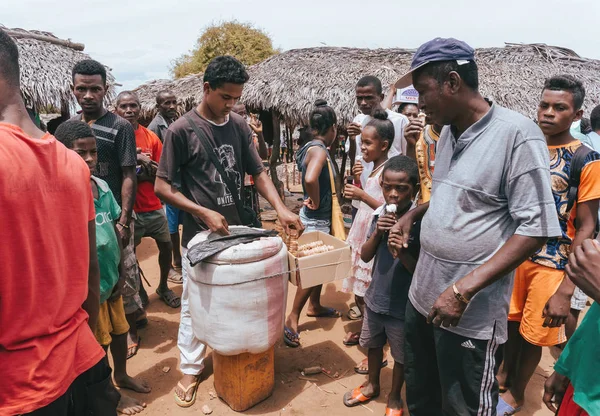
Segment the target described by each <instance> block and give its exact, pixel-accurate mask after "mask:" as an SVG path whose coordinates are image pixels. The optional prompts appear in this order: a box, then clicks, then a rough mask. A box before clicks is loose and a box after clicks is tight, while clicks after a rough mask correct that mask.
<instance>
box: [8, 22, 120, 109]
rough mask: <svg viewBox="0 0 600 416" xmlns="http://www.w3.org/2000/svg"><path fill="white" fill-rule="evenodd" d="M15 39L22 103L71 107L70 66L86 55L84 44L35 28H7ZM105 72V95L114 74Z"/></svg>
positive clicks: (112, 82) (36, 107) (34, 106)
mask: <svg viewBox="0 0 600 416" xmlns="http://www.w3.org/2000/svg"><path fill="white" fill-rule="evenodd" d="M2 28H3V29H4V30H5V31H6V32H7V33H8V34H9V35H10V36H11V37H12V38H13V39H14V40H15V42H16V43H17V46H18V48H19V66H20V68H21V92H22V93H23V97H24V99H25V103H26V104H27V105H28V106H30V107H33V108H35V109H36V110H37V111H40V109H46V108H48V107H50V106H53V107H54V108H56V109H58V110H63V111H64V110H68V109H73V108H74V107H75V104H76V101H75V97H74V96H73V93H72V92H71V85H72V78H71V70H72V69H73V66H74V65H75V64H76V63H77V62H78V61H81V60H83V59H89V58H90V57H89V56H88V55H86V54H85V53H83V52H82V51H83V49H84V47H85V46H84V45H83V44H81V43H75V42H72V41H71V40H63V39H59V38H57V37H56V36H54V35H53V34H52V33H49V32H42V31H39V30H24V29H7V28H4V27H2ZM107 72H108V79H107V82H108V83H109V85H110V89H109V94H108V96H107V99H109V100H112V99H113V97H114V88H113V84H114V77H113V76H112V75H111V74H110V71H107Z"/></svg>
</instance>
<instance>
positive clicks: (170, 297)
mask: <svg viewBox="0 0 600 416" xmlns="http://www.w3.org/2000/svg"><path fill="white" fill-rule="evenodd" d="M156 294H157V295H158V297H159V298H161V299H162V301H163V302H165V303H166V304H167V306H170V307H171V308H179V307H180V306H181V298H180V297H179V296H177V295H176V294H175V292H173V291H172V290H171V289H169V290H167V291H166V292H164V293H160V292H159V291H158V289H156Z"/></svg>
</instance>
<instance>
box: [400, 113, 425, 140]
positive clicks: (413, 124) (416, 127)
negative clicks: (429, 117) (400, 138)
mask: <svg viewBox="0 0 600 416" xmlns="http://www.w3.org/2000/svg"><path fill="white" fill-rule="evenodd" d="M423 128H425V124H424V123H423V121H422V120H421V119H420V118H416V119H414V120H411V121H410V122H409V123H408V124H407V125H406V127H405V128H404V138H405V139H406V141H407V142H408V143H409V144H411V145H413V146H414V145H415V144H416V143H417V141H418V140H419V137H421V132H422V131H423Z"/></svg>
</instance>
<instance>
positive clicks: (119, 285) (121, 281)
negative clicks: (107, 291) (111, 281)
mask: <svg viewBox="0 0 600 416" xmlns="http://www.w3.org/2000/svg"><path fill="white" fill-rule="evenodd" d="M124 285H125V279H121V278H119V280H117V284H116V285H115V287H114V288H113V291H112V293H111V295H110V298H108V299H109V300H116V299H119V297H120V296H121V292H122V291H123V286H124Z"/></svg>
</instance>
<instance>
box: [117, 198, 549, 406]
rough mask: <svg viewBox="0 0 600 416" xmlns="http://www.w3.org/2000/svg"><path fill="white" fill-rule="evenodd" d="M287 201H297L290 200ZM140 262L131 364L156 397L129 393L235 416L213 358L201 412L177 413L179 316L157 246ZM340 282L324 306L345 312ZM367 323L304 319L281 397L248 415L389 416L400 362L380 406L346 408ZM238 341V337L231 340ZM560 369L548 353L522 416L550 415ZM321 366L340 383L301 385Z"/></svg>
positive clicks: (278, 360) (283, 372) (280, 361)
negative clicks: (305, 372) (162, 290)
mask: <svg viewBox="0 0 600 416" xmlns="http://www.w3.org/2000/svg"><path fill="white" fill-rule="evenodd" d="M287 199H288V200H289V199H290V198H287ZM138 257H139V261H140V264H141V266H142V269H143V270H144V273H145V275H146V277H147V278H148V280H149V281H150V283H151V284H152V287H150V288H147V290H148V293H149V294H150V305H149V307H148V320H149V325H148V326H147V327H146V328H145V329H142V330H141V331H140V335H141V337H142V343H141V348H140V350H139V352H138V354H137V355H136V356H135V357H133V358H132V359H130V360H129V361H128V371H129V374H130V375H132V376H135V377H139V378H141V379H144V380H146V381H148V382H149V383H150V385H151V387H152V392H151V393H150V394H147V395H144V394H137V393H132V392H126V394H129V395H132V396H135V397H137V398H139V399H141V400H144V401H145V402H146V403H147V405H148V406H147V409H146V410H145V411H144V412H143V414H145V415H191V414H202V410H201V409H202V406H203V405H204V404H206V405H208V406H209V407H210V408H211V409H212V411H213V412H212V414H213V415H234V414H236V412H234V411H233V410H231V409H230V408H229V407H228V406H227V405H226V404H225V403H224V402H222V401H221V400H219V399H218V398H215V399H211V398H210V395H209V392H213V391H214V387H213V376H212V360H211V357H210V354H209V355H208V357H207V360H206V361H207V368H206V370H205V375H204V378H203V381H202V384H201V385H200V387H199V389H198V399H197V401H196V404H195V405H194V406H192V407H191V408H188V409H182V408H180V407H178V406H177V405H176V404H175V402H174V400H173V389H174V388H175V386H176V384H177V382H178V381H179V378H180V376H181V374H180V372H179V370H178V363H179V351H178V349H177V329H178V322H179V309H171V308H169V307H167V306H166V305H165V304H164V303H162V302H161V301H160V300H159V299H158V297H157V295H156V294H155V293H154V290H155V289H156V286H157V283H158V278H159V273H158V262H157V261H158V260H157V249H156V245H155V244H154V241H152V240H150V239H144V240H143V242H142V244H141V245H140V246H139V247H138ZM171 287H172V288H173V289H174V290H175V292H176V293H178V294H181V290H182V287H181V286H180V285H172V284H171ZM340 287H341V282H335V283H330V284H328V285H326V286H325V287H324V288H323V294H322V300H323V304H324V305H328V306H332V307H335V308H337V309H338V310H340V311H343V312H346V311H347V310H348V306H349V305H350V304H351V303H352V302H353V300H352V299H351V296H350V295H349V294H345V293H342V292H340V291H339V288H340ZM294 293H295V287H294V286H292V285H290V290H289V294H288V300H287V304H288V310H289V309H290V308H291V304H292V300H293V298H294ZM359 326H360V322H352V321H349V320H347V318H346V317H345V316H344V317H343V318H341V319H314V318H308V317H306V315H303V316H302V317H301V323H300V331H301V334H300V336H301V342H302V346H301V347H300V348H297V349H292V348H288V347H286V346H285V344H283V342H281V344H280V345H277V347H276V350H275V372H276V374H275V390H274V392H273V395H272V396H271V397H270V398H268V399H267V400H265V401H263V402H262V403H260V404H258V405H256V406H255V407H253V408H251V409H250V410H247V411H246V412H244V414H249V415H307V416H308V415H327V416H334V415H383V414H384V413H385V403H386V395H387V392H388V391H389V389H390V387H391V376H392V370H391V367H392V366H393V362H392V360H391V359H390V366H388V367H387V368H384V369H383V370H382V391H381V395H380V396H379V398H378V399H376V400H375V401H373V402H371V403H369V404H368V405H367V406H363V407H360V406H359V407H355V408H351V409H349V408H346V407H345V406H344V405H343V403H342V397H343V394H344V393H345V392H346V391H347V390H349V389H352V388H354V387H357V386H359V385H360V384H361V383H362V382H363V381H364V380H365V376H361V375H358V374H355V373H354V371H353V367H354V365H355V363H356V362H357V361H359V360H361V359H362V358H364V357H365V351H364V350H362V349H361V348H359V347H345V346H344V345H343V344H342V339H343V337H344V334H345V333H346V332H348V331H350V330H358V329H359ZM232 336H235V334H232ZM553 363H554V360H553V358H552V357H551V355H550V353H549V351H548V350H547V349H545V350H544V355H543V358H542V362H541V363H540V365H539V367H538V369H537V371H536V374H535V375H534V376H533V379H532V380H531V383H530V384H529V387H528V390H527V401H526V404H525V407H524V410H523V411H522V412H520V413H519V415H523V416H532V415H535V416H542V415H544V416H546V415H548V416H549V415H551V412H549V411H548V410H547V409H546V408H545V406H544V405H543V403H542V400H541V399H542V392H543V383H544V381H545V379H546V377H547V376H548V375H549V374H550V373H551V368H552V365H553ZM317 365H320V366H322V367H324V368H325V369H327V370H329V371H331V374H334V373H336V372H337V373H338V374H340V378H339V379H338V380H332V379H330V378H328V377H327V376H325V375H316V376H310V378H311V380H314V381H310V380H302V379H300V378H299V377H300V376H301V374H300V370H301V369H302V368H305V367H310V366H317Z"/></svg>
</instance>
